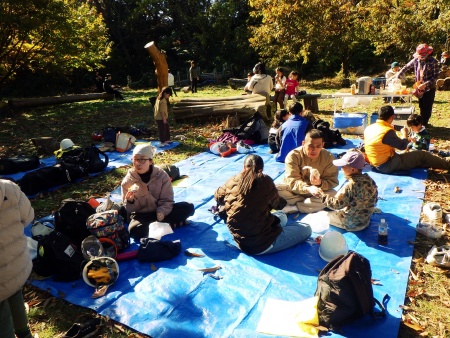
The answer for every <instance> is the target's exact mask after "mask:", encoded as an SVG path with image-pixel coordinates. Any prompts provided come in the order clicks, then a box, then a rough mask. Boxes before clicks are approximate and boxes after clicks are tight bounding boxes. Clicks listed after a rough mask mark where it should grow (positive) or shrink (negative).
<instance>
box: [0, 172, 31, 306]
mask: <svg viewBox="0 0 450 338" xmlns="http://www.w3.org/2000/svg"><path fill="white" fill-rule="evenodd" d="M33 218H34V210H33V208H32V207H31V203H30V201H29V200H28V198H27V197H26V196H25V194H24V193H23V192H22V191H21V190H20V188H19V186H18V185H17V184H15V183H13V182H11V181H7V180H1V179H0V301H4V300H5V299H7V298H9V297H10V296H12V295H13V294H14V293H16V292H17V291H18V290H19V289H20V288H21V287H22V286H23V285H24V284H25V282H26V280H27V278H28V276H29V275H30V273H31V268H32V262H31V259H30V255H29V253H28V248H27V238H26V236H25V234H24V229H25V227H26V226H27V225H28V224H30V223H31V221H33Z"/></svg>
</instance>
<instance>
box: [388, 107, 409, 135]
mask: <svg viewBox="0 0 450 338" xmlns="http://www.w3.org/2000/svg"><path fill="white" fill-rule="evenodd" d="M394 112H395V119H394V121H392V124H393V126H394V129H395V130H400V129H402V128H403V127H404V126H406V120H407V119H408V117H409V116H410V115H411V114H413V113H414V107H394Z"/></svg>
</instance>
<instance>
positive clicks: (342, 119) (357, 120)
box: [333, 113, 367, 135]
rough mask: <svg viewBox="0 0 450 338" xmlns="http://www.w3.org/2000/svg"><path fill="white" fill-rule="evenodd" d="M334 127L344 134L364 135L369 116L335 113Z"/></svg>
mask: <svg viewBox="0 0 450 338" xmlns="http://www.w3.org/2000/svg"><path fill="white" fill-rule="evenodd" d="M333 126H334V128H337V129H339V131H340V132H341V133H343V134H354V135H362V134H364V129H365V128H366V127H367V114H366V113H334V117H333Z"/></svg>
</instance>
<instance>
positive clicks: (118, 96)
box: [103, 74, 124, 100]
mask: <svg viewBox="0 0 450 338" xmlns="http://www.w3.org/2000/svg"><path fill="white" fill-rule="evenodd" d="M103 89H104V90H105V92H107V93H109V94H114V98H115V99H118V100H124V98H123V96H122V94H121V93H120V92H119V91H118V90H117V89H116V88H115V86H113V85H112V76H111V74H106V77H105V82H103Z"/></svg>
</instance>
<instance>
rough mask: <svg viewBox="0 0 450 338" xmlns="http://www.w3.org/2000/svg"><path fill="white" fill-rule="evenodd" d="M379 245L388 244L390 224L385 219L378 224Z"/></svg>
mask: <svg viewBox="0 0 450 338" xmlns="http://www.w3.org/2000/svg"><path fill="white" fill-rule="evenodd" d="M378 244H381V245H387V244H388V224H387V222H386V220H385V219H384V218H382V219H381V221H380V223H379V224H378Z"/></svg>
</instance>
